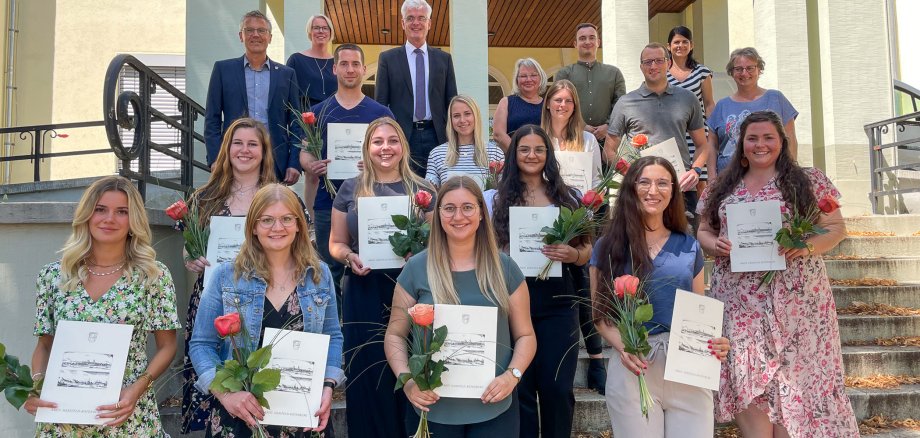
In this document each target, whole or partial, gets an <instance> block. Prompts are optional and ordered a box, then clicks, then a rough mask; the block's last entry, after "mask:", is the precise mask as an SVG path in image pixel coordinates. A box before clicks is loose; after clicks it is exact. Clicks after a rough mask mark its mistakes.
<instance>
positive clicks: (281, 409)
mask: <svg viewBox="0 0 920 438" xmlns="http://www.w3.org/2000/svg"><path fill="white" fill-rule="evenodd" d="M269 344H272V358H271V360H269V362H268V368H274V369H277V370H280V371H281V383H279V384H278V387H277V388H275V390H274V391H269V392H266V393H265V399H266V400H268V405H269V406H270V409H266V410H265V419H264V420H262V424H272V425H276V426H295V427H316V426H318V425H319V424H318V423H319V418H317V417H316V411H318V410H319V407H320V404H321V403H322V400H323V398H322V397H323V380H324V378H325V375H326V359H327V355H328V353H329V335H323V334H318V333H305V332H298V331H291V330H279V329H275V328H266V329H265V337H264V340H263V341H262V346H263V347H264V346H266V345H269Z"/></svg>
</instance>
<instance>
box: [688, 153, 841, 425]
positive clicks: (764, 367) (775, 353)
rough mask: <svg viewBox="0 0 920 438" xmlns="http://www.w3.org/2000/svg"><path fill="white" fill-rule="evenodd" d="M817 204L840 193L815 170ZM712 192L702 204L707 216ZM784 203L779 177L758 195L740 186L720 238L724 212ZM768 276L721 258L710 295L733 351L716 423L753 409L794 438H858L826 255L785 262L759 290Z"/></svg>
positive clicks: (786, 209)
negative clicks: (719, 307)
mask: <svg viewBox="0 0 920 438" xmlns="http://www.w3.org/2000/svg"><path fill="white" fill-rule="evenodd" d="M805 171H806V173H807V174H808V176H809V179H810V180H811V184H812V189H813V191H814V193H815V196H816V199H821V198H823V197H824V196H827V195H831V196H833V197H834V198H838V199H839V198H840V192H839V191H838V190H837V188H836V187H834V185H833V184H832V183H831V182H830V180H828V178H827V177H826V176H825V175H824V174H823V173H821V171H819V170H817V169H805ZM706 195H708V191H707V192H706V194H704V197H703V199H702V200H701V202H700V207H699V208H698V211H702V210H703V208H704V207H703V205H704V203H705V200H706V197H707V196H706ZM767 200H779V201H781V202H782V203H783V204H782V213H783V214H784V215H785V214H786V213H787V212H789V210H790V208H791V206H790V205H789V204H788V203H787V201H786V200H784V199H783V197H782V193H781V192H780V190H779V188H778V187H777V185H776V181H775V177H774V179H771V180H770V181H769V182H768V183H767V184H766V185H765V186H764V187H763V188H762V189H761V190H760V191H759V192H757V193H751V192H750V191H748V189H747V188H746V187H745V186H744V182H743V181H742V182H741V183H739V184H738V187H736V188H735V190H734V192H733V193H732V194H730V195H729V196H728V197H726V198H725V200H724V201H723V202H722V205H721V206H720V207H719V218H720V236H722V237H725V236H726V232H727V228H728V225H727V221H726V216H725V206H726V205H728V204H736V203H741V202H754V201H767ZM762 274H763V272H738V273H733V272H731V264H730V260H729V258H728V257H716V259H715V266H714V268H713V272H712V280H711V290H712V296H713V297H714V298H716V299H718V300H720V301H722V302H724V303H725V321H724V326H723V333H724V335H725V336H726V337H728V338H729V339H730V340H731V343H732V349H731V351H730V352H729V354H728V358H727V360H726V362H725V364H724V366H723V367H722V375H721V382H720V385H719V392H718V394H717V397H716V409H715V410H716V412H715V414H716V421H718V422H727V421H731V420H732V417H733V416H734V415H735V414H737V413H739V412H741V411H743V410H745V409H746V408H747V407H748V406H749V405H752V404H753V405H754V406H756V407H757V408H759V409H760V410H762V411H763V412H766V413H768V415H769V417H770V421H771V422H773V423H774V424H781V425H782V426H784V427H785V428H786V429H787V430H788V431H789V433H790V434H791V436H792V437H854V436H859V431H858V427H857V424H856V418H855V416H854V414H853V409H852V407H851V406H850V401H849V399H848V398H847V395H846V391H845V388H844V385H843V359H842V357H841V354H840V332H839V329H838V326H837V309H836V306H835V305H834V296H833V292H832V291H831V286H830V282H829V281H828V278H827V270H826V268H825V265H824V260H823V259H822V258H821V257H820V256H805V257H798V258H795V259H793V260H792V261H787V268H786V270H785V271H778V272H777V274H776V276H775V277H774V279H773V281H772V282H771V283H770V284H769V285H765V286H762V287H759V286H758V285H759V283H760V277H761V275H762Z"/></svg>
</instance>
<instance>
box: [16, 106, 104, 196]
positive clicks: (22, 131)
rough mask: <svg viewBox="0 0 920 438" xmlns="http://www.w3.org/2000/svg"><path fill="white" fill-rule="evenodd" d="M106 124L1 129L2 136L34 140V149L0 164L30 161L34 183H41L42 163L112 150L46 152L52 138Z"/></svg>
mask: <svg viewBox="0 0 920 438" xmlns="http://www.w3.org/2000/svg"><path fill="white" fill-rule="evenodd" d="M104 125H105V122H104V121H102V120H99V121H95V122H77V123H56V124H51V125H32V126H14V127H11V128H0V136H5V135H8V134H9V135H15V136H18V137H19V139H20V140H30V139H31V140H32V149H31V151H30V152H29V153H28V154H23V155H11V156H8V157H0V163H7V162H16V161H26V160H28V161H30V162H31V163H32V168H33V175H32V178H33V181H34V182H38V181H41V163H42V162H44V161H45V160H46V159H51V158H55V157H72V156H77V155H93V154H110V153H112V149H110V148H104V149H90V150H79V151H68V152H46V146H47V141H48V140H49V139H52V138H59V137H60V138H64V136H65V135H69V134H64V133H58V131H59V130H60V131H63V130H65V129H74V128H90V127H96V126H104Z"/></svg>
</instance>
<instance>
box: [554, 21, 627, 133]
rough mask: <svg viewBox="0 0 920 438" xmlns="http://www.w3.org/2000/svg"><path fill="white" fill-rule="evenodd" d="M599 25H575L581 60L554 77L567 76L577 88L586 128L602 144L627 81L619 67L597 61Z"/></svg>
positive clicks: (624, 91)
mask: <svg viewBox="0 0 920 438" xmlns="http://www.w3.org/2000/svg"><path fill="white" fill-rule="evenodd" d="M599 41H600V40H599V39H598V35H597V26H595V25H593V24H591V23H581V24H579V25H578V26H576V27H575V48H576V49H578V62H576V63H574V64H570V65H567V66H565V67H562V69H560V70H559V71H558V72H556V75H555V76H554V77H553V80H556V81H558V80H560V79H568V80H570V81H572V84H574V85H575V89H576V90H578V100H579V101H581V116H582V118H584V120H585V131H588V132H590V133H592V134H594V136H595V137H597V140H598V141H600V142H601V143H602V144H603V142H604V138H606V136H607V118H608V117H610V110H611V109H612V108H613V104H615V103H616V102H617V99H619V98H620V97H622V96H623V95H624V94H626V81H625V80H624V79H623V73H621V72H620V69H618V68H616V67H614V66H612V65H609V64H604V63H602V62H598V60H597V46H598V43H599Z"/></svg>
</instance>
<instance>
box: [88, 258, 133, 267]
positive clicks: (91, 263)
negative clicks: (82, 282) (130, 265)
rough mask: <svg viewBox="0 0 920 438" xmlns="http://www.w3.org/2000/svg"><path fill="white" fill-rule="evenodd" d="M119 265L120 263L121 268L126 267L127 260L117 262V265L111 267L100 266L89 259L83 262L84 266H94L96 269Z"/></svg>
mask: <svg viewBox="0 0 920 438" xmlns="http://www.w3.org/2000/svg"><path fill="white" fill-rule="evenodd" d="M119 263H120V265H119V266H124V264H125V259H121V261H118V262H115V263H113V264H111V265H100V264H98V263H96V261H95V260H93V259H89V258H87V259H84V260H83V264H84V265H93V266H95V267H97V268H111V267H112V266H115V265H118V264H119Z"/></svg>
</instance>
